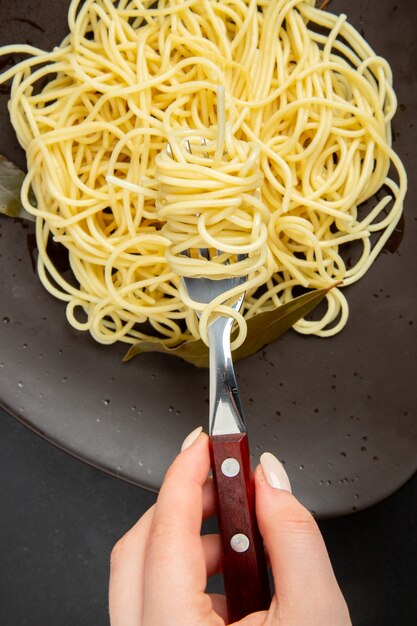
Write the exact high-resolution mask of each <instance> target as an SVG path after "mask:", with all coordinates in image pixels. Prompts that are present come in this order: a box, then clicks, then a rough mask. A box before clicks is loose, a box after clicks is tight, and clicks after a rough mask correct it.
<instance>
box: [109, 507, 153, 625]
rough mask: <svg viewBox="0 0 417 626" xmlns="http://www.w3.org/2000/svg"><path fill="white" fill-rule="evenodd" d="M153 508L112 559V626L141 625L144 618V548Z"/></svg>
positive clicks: (112, 555) (120, 541) (139, 522)
mask: <svg viewBox="0 0 417 626" xmlns="http://www.w3.org/2000/svg"><path fill="white" fill-rule="evenodd" d="M153 512H154V507H151V508H150V509H149V510H148V511H147V512H146V513H145V514H144V515H143V516H142V517H141V518H140V520H139V521H138V522H137V523H136V524H135V526H133V528H131V529H130V530H129V531H128V532H127V533H126V534H125V535H124V536H123V537H122V538H121V539H119V541H118V542H117V543H116V545H115V546H114V548H113V550H112V553H111V558H110V583H109V612H110V624H111V626H139V625H140V624H141V621H142V612H143V593H144V575H145V547H146V542H147V538H148V534H149V530H150V527H151V524H152V519H153Z"/></svg>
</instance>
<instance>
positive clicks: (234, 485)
mask: <svg viewBox="0 0 417 626" xmlns="http://www.w3.org/2000/svg"><path fill="white" fill-rule="evenodd" d="M200 253H202V254H203V255H204V256H206V258H207V254H208V252H207V251H201V250H200ZM242 258H245V257H242ZM240 260H241V259H240ZM183 281H184V286H185V288H186V290H187V292H188V295H189V296H190V298H191V299H192V300H194V301H195V302H199V303H201V304H209V303H210V302H212V300H214V299H215V298H217V297H219V296H221V295H222V294H223V293H224V294H226V293H227V292H229V291H230V289H232V288H234V287H237V286H239V285H242V284H244V283H245V282H246V277H230V278H223V279H218V280H213V279H209V278H204V277H203V278H187V277H183ZM243 299H244V293H243V294H242V295H241V296H240V297H239V298H238V299H236V300H235V301H234V302H233V303H232V304H231V305H230V306H231V307H232V308H233V309H235V310H239V309H240V307H241V305H242V302H243ZM229 304H230V303H229ZM197 315H198V312H197ZM232 325H233V319H232V317H230V316H224V315H218V316H217V317H215V318H214V320H213V321H211V322H209V326H208V336H209V350H210V421H209V438H210V456H211V466H212V471H213V480H214V485H215V489H216V495H217V515H218V522H219V530H220V536H221V542H222V550H223V576H224V586H225V592H226V599H227V605H228V612H229V620H230V621H233V622H235V621H238V620H240V619H242V618H243V617H244V616H246V615H248V614H249V613H252V612H255V611H260V610H266V609H268V608H269V605H270V602H271V595H270V590H269V582H268V573H267V566H266V559H265V552H264V547H263V542H262V538H261V536H260V533H259V530H258V526H257V522H256V515H255V492H254V483H253V473H252V468H251V462H250V455H249V447H248V437H247V432H246V424H245V419H244V415H243V410H242V406H241V401H240V396H239V391H238V386H237V382H236V376H235V372H234V368H233V361H232V355H231V350H230V333H231V330H232Z"/></svg>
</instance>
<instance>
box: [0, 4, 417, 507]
mask: <svg viewBox="0 0 417 626" xmlns="http://www.w3.org/2000/svg"><path fill="white" fill-rule="evenodd" d="M68 4H69V3H68V2H67V1H65V0H56V1H55V2H53V3H51V2H48V1H47V0H34V1H33V2H32V3H31V15H30V18H28V14H27V2H26V1H25V0H13V1H12V0H4V2H2V20H1V23H0V43H1V44H6V43H12V42H29V43H32V44H34V45H37V46H40V47H44V48H50V47H51V46H52V45H54V44H56V43H58V42H59V41H60V39H61V38H62V37H63V35H64V34H65V32H66V13H67V8H68ZM330 9H331V10H333V11H334V12H340V11H343V10H344V11H347V12H348V18H349V20H350V21H351V22H352V23H353V24H355V25H356V27H357V28H358V29H359V30H360V31H361V32H362V33H364V34H365V36H366V37H367V39H368V41H369V42H370V43H371V45H373V46H374V48H375V49H376V50H377V51H378V53H380V54H382V55H384V56H386V57H387V58H388V60H389V61H390V63H391V65H392V68H393V71H394V77H395V86H396V91H397V95H398V100H399V111H398V114H397V116H396V118H395V122H394V133H395V144H394V145H395V148H396V149H397V151H398V152H399V154H400V156H401V157H402V159H403V160H404V163H405V166H406V168H407V170H408V172H409V175H410V180H409V193H408V196H407V200H406V207H405V219H404V222H403V223H402V225H401V228H399V229H398V230H397V232H396V233H395V234H394V236H393V238H392V239H391V241H390V242H389V245H388V246H387V250H386V251H385V253H384V254H381V256H380V257H379V259H378V260H377V262H376V263H375V264H374V266H373V267H372V269H371V270H370V271H369V272H368V274H367V275H366V276H365V277H364V278H363V280H362V281H360V283H358V284H356V285H354V286H352V287H350V288H349V289H348V290H347V291H346V293H347V295H348V299H349V303H350V321H349V323H348V326H347V327H346V329H345V330H344V331H343V332H342V333H341V334H340V335H338V336H336V337H334V338H332V339H328V340H323V339H322V340H320V339H318V338H315V337H303V336H299V335H296V334H295V333H293V332H291V333H287V334H286V335H285V336H284V337H283V338H282V339H281V340H279V341H278V342H276V343H275V344H273V345H270V346H268V347H267V348H266V349H265V350H263V351H262V352H261V353H259V354H257V355H255V356H253V357H250V358H248V359H246V360H245V361H243V362H239V363H238V364H237V366H236V370H237V376H238V380H239V385H240V389H241V393H242V400H243V405H244V407H245V409H246V417H247V423H248V429H249V436H250V440H251V448H252V452H253V455H254V457H255V460H257V458H258V456H259V454H260V453H261V452H262V451H264V450H270V451H272V452H274V453H275V454H277V455H278V456H279V458H280V459H282V460H283V461H284V462H285V467H286V468H287V471H288V473H289V475H290V477H291V481H292V483H293V488H294V491H295V493H296V494H297V495H298V496H299V497H300V498H301V500H302V501H303V502H304V503H305V504H306V505H307V506H308V507H309V508H310V509H312V510H313V511H314V512H315V513H316V515H317V516H319V517H325V516H333V515H341V514H345V513H349V512H351V511H354V510H359V509H361V508H364V507H367V506H370V505H371V504H374V503H375V502H378V501H379V500H381V499H383V498H384V497H386V496H388V495H389V494H390V493H392V492H393V491H395V490H396V489H397V488H398V487H400V486H401V485H402V484H403V483H404V482H405V481H406V480H407V479H408V478H409V477H410V476H411V475H412V474H413V473H414V472H415V470H416V468H417V429H416V412H417V385H416V374H417V365H416V364H417V336H416V329H417V313H416V311H417V305H416V302H417V217H416V215H417V214H416V210H415V207H416V205H417V189H416V181H415V178H414V176H413V174H414V172H415V170H416V167H417V149H416V137H415V132H414V128H413V124H414V122H415V120H416V107H417V86H416V79H417V72H416V67H417V43H416V38H415V32H414V27H415V18H416V14H415V6H414V3H412V2H409V3H401V5H400V4H399V3H398V6H396V5H395V2H392V1H391V0H383V1H381V0H364V1H362V2H355V3H349V4H348V5H346V4H345V3H344V2H342V0H338V1H336V0H334V1H333V2H331V4H330ZM43 16H45V19H44V17H43ZM46 16H47V17H46ZM6 104H7V95H6V91H5V89H4V88H2V91H1V94H0V105H1V109H0V119H1V128H0V139H1V148H0V153H3V154H5V155H6V156H7V157H8V158H10V159H12V160H14V161H15V162H17V163H18V164H20V165H21V166H23V165H24V155H23V154H22V152H21V151H20V149H19V147H18V145H17V141H16V139H15V136H14V133H13V130H12V129H11V127H10V124H9V122H8V115H7V110H6ZM401 239H402V240H401ZM31 248H33V227H32V225H29V224H26V223H21V222H17V221H13V220H10V219H7V218H4V217H0V255H1V258H0V401H1V404H2V405H3V406H4V407H5V408H6V409H7V410H8V411H9V412H10V413H12V414H13V415H15V416H16V417H17V418H18V419H19V420H21V421H22V422H23V423H24V424H26V425H27V426H29V427H30V428H31V429H33V430H34V431H36V432H37V433H39V434H40V435H42V436H43V437H45V438H47V439H48V440H50V441H51V442H53V443H54V444H56V445H57V446H59V447H61V448H62V449H64V450H66V451H67V452H69V453H71V454H73V455H75V456H77V457H79V458H80V459H83V460H84V461H87V462H88V463H91V464H93V465H95V466H97V467H99V468H102V469H103V470H105V471H107V472H110V473H112V474H115V475H117V476H120V478H123V479H125V480H129V481H131V482H133V483H136V484H138V485H141V486H143V487H145V488H147V489H157V488H158V487H159V485H160V483H161V480H162V477H163V475H164V472H165V470H166V468H167V467H168V465H169V463H170V461H171V459H172V458H173V457H174V455H175V454H176V452H177V450H178V449H179V446H180V443H181V441H182V439H183V438H184V436H185V435H186V434H187V433H188V432H189V431H191V430H192V429H193V428H195V427H196V426H198V425H200V424H206V423H207V413H208V375H207V372H206V371H201V370H197V369H194V368H193V367H192V366H189V365H187V364H184V363H182V362H181V361H178V360H174V359H171V358H169V357H166V356H163V355H144V356H143V357H141V358H138V359H136V360H134V361H132V362H130V363H128V364H123V363H122V362H121V357H122V355H123V353H124V351H125V349H124V346H113V347H105V346H100V345H97V344H95V343H94V341H93V340H92V339H91V338H90V336H89V335H85V334H80V333H77V332H75V331H74V330H72V329H71V328H70V327H69V326H68V324H67V323H66V319H65V311H64V306H63V303H61V302H58V301H56V300H54V299H53V298H52V297H51V296H50V295H49V294H48V293H46V292H45V291H44V289H43V287H42V286H41V285H40V283H39V282H38V280H37V278H36V275H35V273H34V270H33V265H32V260H31V254H30V250H31Z"/></svg>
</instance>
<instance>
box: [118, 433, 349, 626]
mask: <svg viewBox="0 0 417 626" xmlns="http://www.w3.org/2000/svg"><path fill="white" fill-rule="evenodd" d="M200 430H201V429H198V430H197V431H194V432H193V433H191V435H189V437H187V439H186V440H185V442H184V444H186V446H187V447H185V448H184V444H183V451H182V452H181V454H179V455H178V456H177V458H176V459H175V461H174V462H173V464H172V465H171V467H170V468H169V470H168V472H167V474H166V477H165V480H164V483H163V485H162V487H161V491H160V493H159V496H158V500H157V502H156V504H155V505H154V506H153V507H151V508H150V509H149V510H148V511H147V512H146V513H145V514H144V515H143V516H142V517H141V519H140V520H139V521H138V522H137V524H136V525H135V526H134V527H133V528H132V529H131V530H129V531H128V532H127V533H126V535H124V536H123V537H122V539H120V540H119V541H118V542H117V544H116V545H115V547H114V548H113V551H112V555H111V570H110V590H109V605H110V621H111V626H225V624H229V622H228V619H227V608H226V600H225V598H224V596H220V595H217V594H207V593H206V592H205V589H206V584H207V577H208V576H211V575H213V574H215V573H216V572H218V571H221V548H220V539H219V536H218V535H205V536H201V535H200V530H201V521H202V519H203V518H206V517H209V516H211V515H213V514H214V513H215V494H214V489H213V483H212V481H211V480H207V475H208V472H209V469H210V456H209V448H208V437H207V435H205V434H204V433H200ZM290 489H291V488H290V484H289V480H288V477H287V474H286V473H285V470H284V468H283V467H282V465H281V464H280V463H279V461H278V460H277V459H275V457H273V456H272V455H270V454H264V455H262V457H261V465H260V466H258V467H257V468H256V471H255V490H256V515H257V519H258V524H259V529H260V531H261V534H262V536H263V539H264V542H265V546H266V549H267V551H268V554H269V557H270V561H271V566H272V573H273V578H274V585H275V595H274V597H273V599H272V602H271V606H270V609H269V610H268V611H259V612H257V613H252V614H251V615H248V616H247V617H245V618H243V619H242V620H240V621H239V622H236V623H235V626H237V624H239V626H351V620H350V618H349V612H348V609H347V606H346V603H345V600H344V598H343V596H342V593H341V591H340V589H339V586H338V584H337V581H336V578H335V575H334V573H333V569H332V566H331V563H330V560H329V557H328V554H327V551H326V547H325V544H324V541H323V538H322V536H321V534H320V531H319V529H318V526H317V524H316V522H315V521H314V519H313V517H312V516H311V515H310V513H309V512H308V511H307V509H305V508H304V507H303V506H302V505H301V504H300V503H299V502H298V501H297V500H296V498H295V497H294V496H293V495H291V493H290Z"/></svg>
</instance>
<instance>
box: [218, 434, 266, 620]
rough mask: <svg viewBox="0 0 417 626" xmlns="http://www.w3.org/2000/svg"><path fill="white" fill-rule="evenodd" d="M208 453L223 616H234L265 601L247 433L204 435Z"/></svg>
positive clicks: (262, 607) (263, 559)
mask: <svg viewBox="0 0 417 626" xmlns="http://www.w3.org/2000/svg"><path fill="white" fill-rule="evenodd" d="M210 456H211V467H212V471H213V479H214V485H215V488H216V494H217V513H218V521H219V529H220V537H221V542H222V552H223V577H224V587H225V592H226V600H227V607H228V612H229V621H231V622H235V621H238V620H240V619H242V618H243V617H245V616H246V615H248V614H249V613H253V612H255V611H261V610H266V609H268V608H269V605H270V602H271V594H270V590H269V581H268V570H267V565H266V557H265V551H264V546H263V542H262V537H261V535H260V532H259V529H258V525H257V522H256V515H255V485H254V481H253V472H252V467H251V462H250V456H249V447H248V436H247V434H246V433H239V434H231V435H212V436H210ZM240 550H241V551H240Z"/></svg>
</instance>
